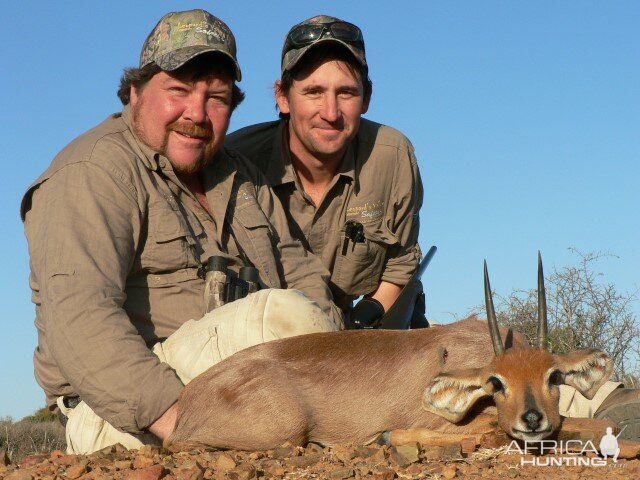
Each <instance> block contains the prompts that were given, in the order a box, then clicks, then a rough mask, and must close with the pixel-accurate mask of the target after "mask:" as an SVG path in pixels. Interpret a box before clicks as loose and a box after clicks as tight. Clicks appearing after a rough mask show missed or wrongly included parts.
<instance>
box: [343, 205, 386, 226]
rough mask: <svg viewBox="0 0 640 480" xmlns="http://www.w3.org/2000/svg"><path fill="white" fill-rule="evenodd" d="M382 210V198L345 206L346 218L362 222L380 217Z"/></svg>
mask: <svg viewBox="0 0 640 480" xmlns="http://www.w3.org/2000/svg"><path fill="white" fill-rule="evenodd" d="M383 211H384V202H383V201H382V200H377V201H375V202H365V203H362V204H359V205H350V206H349V208H347V220H358V221H359V222H362V223H366V222H372V221H374V220H378V219H379V218H380V217H382V213H383Z"/></svg>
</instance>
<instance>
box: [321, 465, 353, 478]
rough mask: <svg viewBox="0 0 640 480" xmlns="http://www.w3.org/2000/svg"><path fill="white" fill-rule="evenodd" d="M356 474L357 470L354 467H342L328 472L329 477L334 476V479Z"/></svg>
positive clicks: (351, 476)
mask: <svg viewBox="0 0 640 480" xmlns="http://www.w3.org/2000/svg"><path fill="white" fill-rule="evenodd" d="M354 476H355V472H354V471H353V468H340V469H338V470H333V471H332V472H328V473H327V477H328V478H333V479H334V480H342V479H345V478H353V477H354Z"/></svg>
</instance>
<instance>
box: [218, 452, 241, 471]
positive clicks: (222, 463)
mask: <svg viewBox="0 0 640 480" xmlns="http://www.w3.org/2000/svg"><path fill="white" fill-rule="evenodd" d="M215 466H216V468H217V469H218V470H220V471H222V472H228V471H229V470H233V469H234V468H236V466H237V465H236V462H235V460H234V459H233V458H231V455H228V454H226V453H223V454H222V455H220V456H219V457H218V460H217V461H216V465H215Z"/></svg>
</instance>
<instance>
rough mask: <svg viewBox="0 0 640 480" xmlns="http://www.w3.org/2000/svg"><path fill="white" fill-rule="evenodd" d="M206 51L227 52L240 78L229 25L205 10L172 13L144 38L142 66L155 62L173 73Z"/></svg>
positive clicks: (238, 78) (141, 54) (234, 44)
mask: <svg viewBox="0 0 640 480" xmlns="http://www.w3.org/2000/svg"><path fill="white" fill-rule="evenodd" d="M207 52H220V53H223V54H225V55H227V56H228V57H229V58H230V59H231V60H232V62H233V65H234V67H235V77H236V80H237V81H240V79H241V78H242V73H241V72H240V65H239V64H238V59H237V58H236V39H235V38H234V36H233V33H232V32H231V30H230V29H229V27H228V26H227V24H226V23H224V22H223V21H222V20H220V19H219V18H217V17H214V16H213V15H211V14H210V13H209V12H206V11H205V10H200V9H196V10H188V11H184V12H171V13H167V14H166V15H165V16H164V17H162V18H161V19H160V21H159V22H158V24H157V25H156V26H155V28H154V29H153V30H152V31H151V33H150V34H149V36H148V37H147V39H146V40H145V42H144V45H143V46H142V52H141V53H140V68H142V67H144V66H146V65H149V64H150V63H152V62H155V63H156V64H157V65H158V66H159V67H160V68H161V69H162V70H165V71H169V72H170V71H172V70H176V69H178V68H180V67H181V66H182V65H184V64H185V63H187V62H188V61H189V60H191V59H192V58H195V57H196V56H198V55H200V54H202V53H207Z"/></svg>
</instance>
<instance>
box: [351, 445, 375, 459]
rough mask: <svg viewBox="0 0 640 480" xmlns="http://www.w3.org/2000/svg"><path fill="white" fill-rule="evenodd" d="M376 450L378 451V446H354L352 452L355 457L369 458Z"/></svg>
mask: <svg viewBox="0 0 640 480" xmlns="http://www.w3.org/2000/svg"><path fill="white" fill-rule="evenodd" d="M378 451H380V448H375V447H363V446H360V447H358V448H356V450H355V452H354V453H355V454H356V457H360V458H369V457H371V456H373V455H375V454H376V453H377V452H378Z"/></svg>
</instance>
